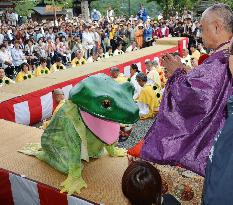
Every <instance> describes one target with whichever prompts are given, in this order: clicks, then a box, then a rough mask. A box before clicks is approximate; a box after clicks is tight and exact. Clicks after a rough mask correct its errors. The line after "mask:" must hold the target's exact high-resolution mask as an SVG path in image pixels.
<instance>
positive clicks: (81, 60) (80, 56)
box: [71, 50, 87, 67]
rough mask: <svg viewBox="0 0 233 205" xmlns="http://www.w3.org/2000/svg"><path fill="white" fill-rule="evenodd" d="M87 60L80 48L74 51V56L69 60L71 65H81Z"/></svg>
mask: <svg viewBox="0 0 233 205" xmlns="http://www.w3.org/2000/svg"><path fill="white" fill-rule="evenodd" d="M86 63H87V61H86V60H85V58H83V53H82V51H81V50H78V51H77V52H76V57H75V58H74V59H73V60H72V61H71V65H72V67H76V66H81V65H84V64H86Z"/></svg>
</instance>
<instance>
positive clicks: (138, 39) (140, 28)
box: [135, 23, 144, 48]
mask: <svg viewBox="0 0 233 205" xmlns="http://www.w3.org/2000/svg"><path fill="white" fill-rule="evenodd" d="M143 32H144V30H143V24H142V23H140V24H138V26H137V29H136V31H135V41H136V43H137V47H138V48H142V46H143Z"/></svg>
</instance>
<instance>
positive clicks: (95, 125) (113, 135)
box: [80, 111, 120, 145]
mask: <svg viewBox="0 0 233 205" xmlns="http://www.w3.org/2000/svg"><path fill="white" fill-rule="evenodd" d="M80 112H81V116H82V118H83V120H84V122H85V124H86V126H87V127H88V128H89V129H90V130H91V131H92V132H93V133H94V134H95V135H96V136H97V137H98V138H100V139H101V140H102V141H103V142H105V143H106V144H109V145H110V144H113V143H114V142H116V141H117V140H118V138H119V133H120V123H117V122H112V121H107V120H103V119H100V118H97V117H94V116H92V115H90V114H89V113H87V112H84V111H80Z"/></svg>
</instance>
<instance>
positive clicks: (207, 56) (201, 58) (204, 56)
mask: <svg viewBox="0 0 233 205" xmlns="http://www.w3.org/2000/svg"><path fill="white" fill-rule="evenodd" d="M207 58H209V55H208V54H202V55H201V56H200V58H199V60H198V65H201V64H202V63H203V62H204V61H205V60H206V59H207Z"/></svg>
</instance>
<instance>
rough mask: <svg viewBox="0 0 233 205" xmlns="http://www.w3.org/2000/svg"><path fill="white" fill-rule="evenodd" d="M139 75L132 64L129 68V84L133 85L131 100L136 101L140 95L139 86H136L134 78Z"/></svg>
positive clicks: (135, 65) (135, 66) (136, 68)
mask: <svg viewBox="0 0 233 205" xmlns="http://www.w3.org/2000/svg"><path fill="white" fill-rule="evenodd" d="M138 73H140V71H139V69H138V66H137V64H132V65H131V66H130V76H131V78H130V82H131V83H132V84H133V86H134V88H135V90H134V95H133V99H134V100H136V99H137V98H138V96H139V94H140V91H141V86H140V85H139V84H138V82H137V80H136V76H137V74H138Z"/></svg>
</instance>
